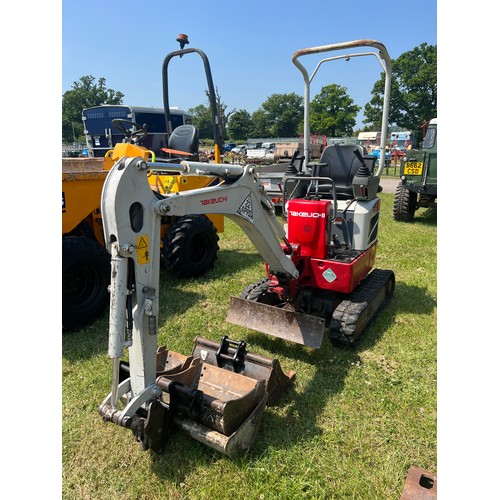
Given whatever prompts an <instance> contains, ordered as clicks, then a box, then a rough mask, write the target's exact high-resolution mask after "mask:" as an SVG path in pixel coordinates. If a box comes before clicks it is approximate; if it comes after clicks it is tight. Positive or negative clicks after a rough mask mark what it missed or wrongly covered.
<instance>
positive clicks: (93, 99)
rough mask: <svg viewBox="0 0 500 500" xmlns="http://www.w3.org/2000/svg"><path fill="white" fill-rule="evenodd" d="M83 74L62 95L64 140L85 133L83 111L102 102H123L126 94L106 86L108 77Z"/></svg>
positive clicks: (70, 139) (71, 139)
mask: <svg viewBox="0 0 500 500" xmlns="http://www.w3.org/2000/svg"><path fill="white" fill-rule="evenodd" d="M95 80H96V79H95V78H94V77H93V76H90V75H88V76H82V77H80V80H79V81H77V82H73V85H72V87H71V90H67V91H66V92H65V93H64V94H63V96H62V136H63V137H62V140H63V142H72V141H73V140H74V139H77V138H78V137H80V136H82V135H83V124H82V111H83V110H84V109H85V108H90V107H92V106H101V105H102V104H122V102H123V101H122V99H123V97H124V94H122V93H121V92H119V91H116V90H113V89H107V88H106V79H105V78H99V79H98V80H97V83H95Z"/></svg>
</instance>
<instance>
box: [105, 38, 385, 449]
mask: <svg viewBox="0 0 500 500" xmlns="http://www.w3.org/2000/svg"><path fill="white" fill-rule="evenodd" d="M359 47H370V48H371V49H372V50H371V51H369V52H348V53H347V54H345V53H344V54H342V55H339V56H332V57H328V58H325V59H323V60H321V61H320V62H319V63H318V66H317V67H316V69H315V71H314V73H313V75H312V77H309V74H308V72H307V70H306V69H305V68H304V66H303V65H302V64H301V62H299V58H300V57H302V56H304V55H308V54H320V53H324V52H331V51H337V50H357V49H358V48H359ZM373 49H375V50H373ZM181 50H182V49H181ZM180 52H181V51H180ZM366 55H369V56H374V57H376V58H377V60H378V61H379V63H380V65H381V66H382V68H383V70H384V72H385V74H386V80H385V92H384V104H383V118H382V123H383V127H382V128H383V130H382V144H384V142H385V137H386V133H387V127H386V124H387V116H388V106H389V93H390V79H391V69H390V68H391V62H390V58H389V55H388V53H387V50H386V48H385V47H384V45H383V44H382V43H380V42H378V41H375V40H356V41H352V42H345V43H339V44H333V45H326V46H321V47H314V48H309V49H303V50H299V51H297V52H295V53H294V54H293V56H292V61H293V63H294V64H295V65H296V66H297V67H298V68H299V70H300V71H301V73H302V74H303V76H304V82H305V113H304V137H305V144H304V155H303V157H301V158H299V157H298V154H295V155H294V158H293V159H292V162H291V163H290V165H289V168H287V172H285V174H284V177H283V184H282V185H283V215H284V217H285V219H286V224H285V226H283V225H282V224H281V222H280V221H279V220H278V218H277V217H276V214H275V208H274V205H273V203H272V202H271V201H270V199H269V198H268V196H267V194H266V192H265V189H264V188H263V186H262V184H261V183H260V181H259V178H258V176H257V174H256V172H255V168H254V167H253V166H252V165H246V166H236V165H226V164H220V163H200V162H195V161H189V160H183V161H180V162H179V164H177V165H175V164H170V165H169V166H168V169H169V170H170V171H171V170H172V169H176V171H177V172H179V174H181V175H186V176H188V175H207V176H215V177H217V178H219V179H220V183H219V184H218V185H217V186H211V187H205V188H200V189H193V190H190V191H183V192H178V193H172V194H167V195H162V194H160V193H158V192H155V191H153V190H152V189H151V187H150V185H149V183H148V172H150V171H159V170H161V169H164V168H167V167H165V165H161V164H157V163H155V162H148V161H147V160H146V159H145V158H144V157H142V156H140V155H137V156H134V155H133V152H132V150H131V153H132V154H130V155H129V156H124V157H122V158H120V159H119V160H118V161H117V162H116V164H115V165H114V167H113V168H112V170H111V171H110V173H109V175H108V176H107V178H106V181H105V184H104V188H103V191H102V200H101V201H102V203H101V206H102V213H103V225H104V233H105V240H106V247H107V249H108V251H109V253H110V254H111V286H110V295H111V298H110V320H109V348H108V355H109V356H110V357H111V358H112V360H113V374H112V382H111V392H110V393H109V394H108V396H107V397H106V398H105V399H104V401H103V402H102V404H101V406H100V407H99V413H100V414H101V415H102V416H103V418H104V420H105V421H109V422H113V423H115V424H117V425H120V426H123V427H126V428H129V429H131V430H132V432H133V434H134V435H135V437H136V439H137V440H138V441H139V442H140V443H141V444H142V446H143V448H144V449H152V450H153V451H155V452H158V453H161V452H162V451H163V450H164V448H165V446H166V443H167V440H168V436H169V435H170V434H171V433H172V432H174V431H175V430H177V429H181V430H184V431H186V432H187V433H188V434H189V435H191V436H192V437H193V438H195V439H197V440H198V441H200V442H202V443H204V444H206V445H208V446H210V447H212V448H214V449H217V450H218V451H220V452H222V453H225V454H226V455H228V456H229V457H231V458H236V457H238V456H240V455H242V454H243V453H245V452H247V451H248V450H249V449H250V447H251V445H252V444H253V442H254V440H255V437H256V433H257V429H258V426H259V423H260V420H261V418H262V414H263V411H264V408H265V406H266V404H274V403H276V402H277V400H278V398H279V396H280V394H281V393H282V392H284V391H286V390H287V389H288V388H289V387H290V386H291V385H292V384H293V381H294V378H295V373H294V372H293V371H292V372H289V373H284V372H283V370H282V369H281V366H280V364H279V361H278V360H276V359H270V358H267V357H264V356H260V355H257V354H253V353H251V352H248V351H247V345H246V342H245V341H233V340H231V339H228V338H225V337H224V338H222V340H221V341H220V342H214V341H212V340H209V339H205V338H203V337H196V339H195V346H194V348H193V351H192V353H191V355H190V356H185V355H183V354H180V353H176V352H173V351H170V350H169V349H167V348H166V347H165V346H161V347H158V346H157V337H158V310H159V300H160V297H159V269H160V255H159V248H160V246H159V244H158V239H159V238H160V226H161V219H162V217H164V216H167V215H169V216H174V215H175V216H182V215H184V214H187V213H189V214H196V213H202V212H203V213H206V214H210V213H218V214H223V215H225V216H226V217H228V218H229V219H231V220H233V221H234V222H235V223H236V224H237V225H238V226H239V227H240V228H241V229H242V230H243V231H244V233H245V234H246V235H247V236H248V238H249V239H250V241H251V242H252V243H253V244H254V245H255V247H256V249H257V250H258V252H259V253H260V254H261V256H262V258H263V260H264V262H265V269H266V273H267V276H266V278H264V279H262V280H260V281H259V282H257V283H255V284H253V285H250V286H249V287H247V289H245V290H244V291H243V293H242V294H241V296H240V297H238V298H236V297H232V298H231V303H230V307H229V313H228V316H227V320H228V321H229V322H232V323H235V324H238V325H241V326H244V327H248V328H251V329H254V330H257V331H260V332H263V333H266V334H268V335H272V336H275V337H279V338H283V339H286V340H288V341H292V342H296V343H299V344H302V345H305V346H309V347H313V348H319V347H321V344H322V340H323V336H324V334H325V332H326V331H328V332H329V335H330V338H331V340H332V341H333V342H335V343H340V344H344V345H345V344H348V345H351V344H353V343H354V342H356V340H357V339H359V337H360V336H361V334H362V333H363V331H365V330H366V328H367V326H368V325H369V323H370V321H371V320H372V319H373V318H374V317H375V315H376V314H377V313H378V312H379V311H380V309H381V308H382V307H383V306H384V305H385V304H386V303H387V302H388V300H389V299H390V298H391V297H392V295H393V292H394V286H395V278H394V273H393V272H392V271H390V270H379V269H375V270H372V269H373V265H374V261H375V254H376V248H377V241H378V239H377V234H378V224H379V215H380V199H379V197H378V196H377V194H378V192H379V191H380V188H379V180H380V173H381V167H379V168H378V170H377V172H376V173H375V174H374V173H373V169H374V164H373V159H372V158H371V157H364V156H363V151H362V149H361V148H359V147H357V146H353V145H340V146H339V145H331V146H327V147H326V148H325V150H324V151H323V154H322V156H321V158H320V161H319V163H317V164H310V163H309V162H308V159H309V151H310V147H309V145H308V139H307V138H308V137H310V134H309V89H310V83H311V81H312V78H313V77H314V75H315V74H316V72H317V70H318V68H319V66H320V65H321V64H322V63H324V62H326V61H331V60H336V59H349V58H352V57H358V56H366ZM306 159H307V160H306ZM125 349H128V361H124V360H123V359H122V358H123V357H124V354H125Z"/></svg>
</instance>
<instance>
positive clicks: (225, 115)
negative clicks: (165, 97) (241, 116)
mask: <svg viewBox="0 0 500 500" xmlns="http://www.w3.org/2000/svg"><path fill="white" fill-rule="evenodd" d="M205 95H206V96H207V98H208V101H207V104H206V105H205V104H198V106H196V107H194V108H190V109H189V110H188V111H189V112H190V113H191V114H192V115H193V125H194V126H195V127H196V128H197V129H198V130H199V134H200V138H201V139H213V137H214V129H213V124H212V110H211V108H210V93H209V91H208V90H206V91H205ZM227 107H228V106H227V104H224V102H222V99H221V96H220V94H219V90H218V89H217V88H215V108H216V110H215V113H216V116H217V123H218V124H219V125H218V126H219V136H220V137H221V138H222V139H223V140H224V139H225V138H226V136H227V123H228V120H229V117H230V116H231V115H232V114H233V113H234V112H235V111H236V109H232V110H230V111H227Z"/></svg>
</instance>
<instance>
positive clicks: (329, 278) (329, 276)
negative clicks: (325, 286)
mask: <svg viewBox="0 0 500 500" xmlns="http://www.w3.org/2000/svg"><path fill="white" fill-rule="evenodd" d="M323 278H325V280H326V281H328V283H331V282H332V281H335V280H336V279H337V275H336V274H335V273H334V272H333V271H332V270H331V269H330V268H328V269H327V270H326V271H325V272H324V273H323Z"/></svg>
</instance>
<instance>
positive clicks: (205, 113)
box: [188, 104, 214, 139]
mask: <svg viewBox="0 0 500 500" xmlns="http://www.w3.org/2000/svg"><path fill="white" fill-rule="evenodd" d="M188 112H189V113H191V114H192V115H193V118H192V120H193V125H194V126H195V127H196V128H197V129H198V132H199V134H200V138H201V139H213V137H214V131H213V126H212V112H211V111H210V108H209V107H208V106H205V105H203V104H198V106H196V107H194V108H190V109H188Z"/></svg>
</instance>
